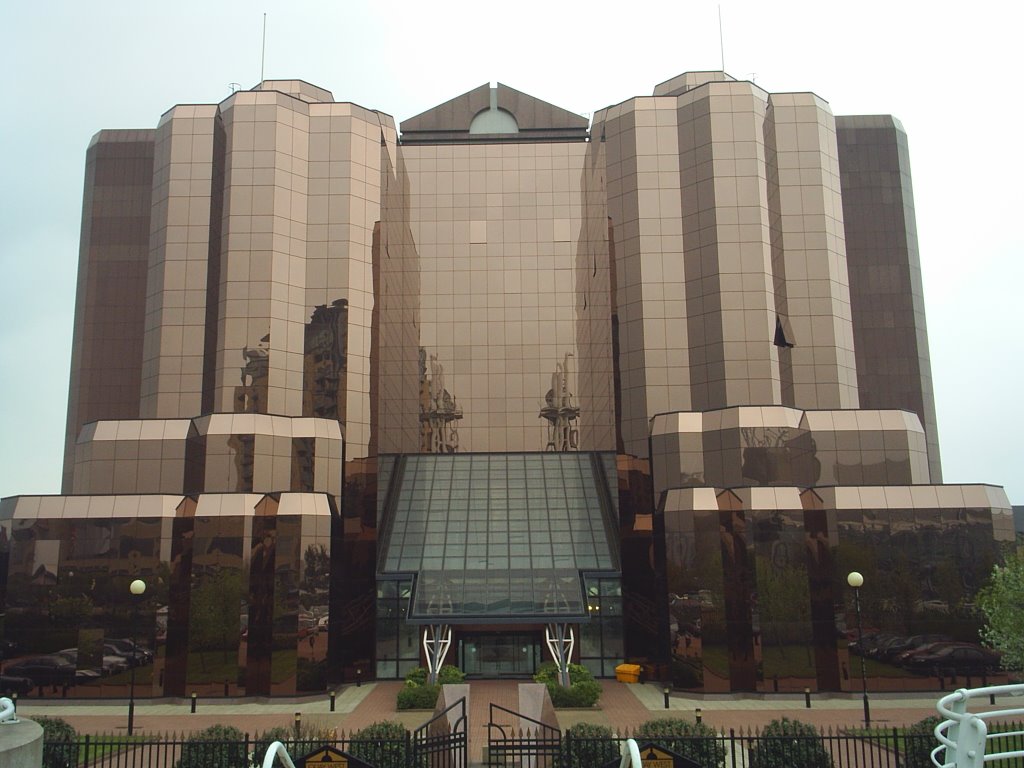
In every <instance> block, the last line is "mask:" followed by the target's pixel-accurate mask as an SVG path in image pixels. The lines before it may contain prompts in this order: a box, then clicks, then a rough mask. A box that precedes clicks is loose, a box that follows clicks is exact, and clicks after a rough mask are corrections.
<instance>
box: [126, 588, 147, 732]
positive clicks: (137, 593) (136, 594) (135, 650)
mask: <svg viewBox="0 0 1024 768" xmlns="http://www.w3.org/2000/svg"><path fill="white" fill-rule="evenodd" d="M128 591H129V592H131V595H132V597H131V600H132V663H131V664H129V666H130V667H131V670H132V671H131V683H130V685H129V688H128V735H129V736H131V735H132V728H134V726H135V667H136V665H138V663H139V646H138V645H137V644H136V642H135V628H136V627H137V626H138V624H139V599H140V598H141V597H142V594H143V593H144V592H145V591H146V582H144V581H143V580H142V579H135V580H134V581H133V582H132V583H131V584H129V585H128Z"/></svg>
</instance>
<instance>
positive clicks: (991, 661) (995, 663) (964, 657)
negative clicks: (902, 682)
mask: <svg viewBox="0 0 1024 768" xmlns="http://www.w3.org/2000/svg"><path fill="white" fill-rule="evenodd" d="M999 659H1000V655H999V654H998V653H996V652H995V651H990V650H988V649H987V648H982V647H981V646H980V645H976V646H969V645H961V646H947V647H945V648H940V649H939V650H937V651H935V652H934V653H923V654H919V655H917V656H914V657H912V658H911V659H910V660H909V661H908V662H907V667H908V668H909V669H911V670H913V671H914V672H925V673H927V672H935V673H940V674H941V673H957V674H962V675H981V674H984V673H986V672H989V671H992V670H995V669H997V668H998V667H999Z"/></svg>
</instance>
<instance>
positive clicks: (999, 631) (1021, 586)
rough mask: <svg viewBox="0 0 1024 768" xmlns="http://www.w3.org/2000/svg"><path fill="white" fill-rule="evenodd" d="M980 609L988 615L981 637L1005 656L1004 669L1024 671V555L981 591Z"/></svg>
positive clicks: (1012, 557) (1014, 557)
mask: <svg viewBox="0 0 1024 768" xmlns="http://www.w3.org/2000/svg"><path fill="white" fill-rule="evenodd" d="M977 603H978V607H979V608H980V609H981V612H982V613H983V614H984V615H985V626H984V627H983V628H982V630H981V637H982V639H983V640H985V642H987V643H989V644H990V645H992V646H993V647H994V648H996V649H998V650H999V651H1001V652H1002V654H1003V659H1002V664H1003V667H1004V668H1005V669H1006V670H1008V671H1011V672H1016V673H1018V674H1020V673H1022V672H1024V611H1022V610H1021V606H1022V605H1024V553H1021V552H1020V551H1018V552H1016V553H1014V554H1012V555H1009V556H1008V557H1007V558H1006V565H997V566H996V567H995V568H994V569H993V570H992V580H991V582H990V583H989V584H988V586H986V587H985V588H984V589H982V590H981V591H980V592H978V597H977Z"/></svg>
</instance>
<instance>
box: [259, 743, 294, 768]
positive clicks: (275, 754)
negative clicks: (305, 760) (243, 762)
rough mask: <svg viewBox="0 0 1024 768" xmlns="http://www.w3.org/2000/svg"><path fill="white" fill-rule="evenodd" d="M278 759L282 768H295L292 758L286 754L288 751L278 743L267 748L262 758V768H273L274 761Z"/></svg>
mask: <svg viewBox="0 0 1024 768" xmlns="http://www.w3.org/2000/svg"><path fill="white" fill-rule="evenodd" d="M278 758H279V759H280V760H281V763H282V764H283V765H284V768H295V763H293V762H292V756H291V755H289V754H288V750H287V749H286V748H285V746H284V744H282V743H281V742H280V741H275V742H274V743H273V744H271V745H270V746H269V747H267V753H266V754H265V755H264V756H263V768H274V760H275V759H278Z"/></svg>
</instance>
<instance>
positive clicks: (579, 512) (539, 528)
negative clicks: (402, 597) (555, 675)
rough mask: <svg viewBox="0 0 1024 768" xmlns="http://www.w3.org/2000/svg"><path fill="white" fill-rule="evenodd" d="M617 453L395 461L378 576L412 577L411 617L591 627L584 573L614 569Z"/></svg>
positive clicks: (404, 458)
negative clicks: (613, 480)
mask: <svg viewBox="0 0 1024 768" xmlns="http://www.w3.org/2000/svg"><path fill="white" fill-rule="evenodd" d="M614 471H615V457H614V455H613V454H598V453H516V454H454V455H434V454H418V455H408V456H402V457H397V458H396V460H395V465H394V472H393V475H392V477H391V483H390V490H389V492H388V495H387V499H386V501H385V507H384V531H383V537H382V540H383V546H382V549H381V559H380V563H381V566H380V573H379V578H388V577H389V576H403V575H404V576H408V575H409V574H414V587H413V594H412V600H411V601H410V607H409V615H408V617H407V618H408V619H409V621H411V622H414V623H433V622H437V621H443V622H444V623H447V624H459V623H471V622H480V621H486V622H490V623H501V622H517V623H523V622H537V621H544V622H549V621H586V620H587V618H588V616H587V601H586V596H585V595H586V593H585V588H584V579H585V575H586V574H587V573H590V572H605V573H606V574H607V572H609V571H611V572H617V571H618V570H619V562H618V546H617V542H616V537H615V530H616V529H615V522H614V521H615V516H616V514H615V503H614V499H613V496H612V495H611V493H610V492H609V486H608V480H607V478H608V477H609V476H614Z"/></svg>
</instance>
